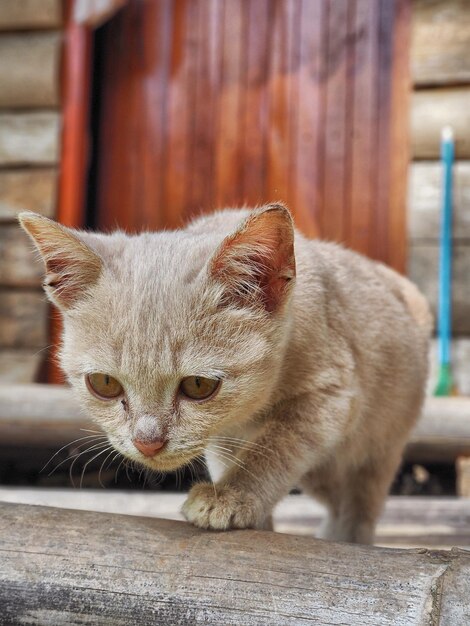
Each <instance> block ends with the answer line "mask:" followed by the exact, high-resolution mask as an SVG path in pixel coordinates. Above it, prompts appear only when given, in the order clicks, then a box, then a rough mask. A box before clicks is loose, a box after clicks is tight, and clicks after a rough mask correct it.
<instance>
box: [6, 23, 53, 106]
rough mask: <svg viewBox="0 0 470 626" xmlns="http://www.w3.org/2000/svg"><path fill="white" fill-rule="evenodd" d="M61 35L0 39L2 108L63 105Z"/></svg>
mask: <svg viewBox="0 0 470 626" xmlns="http://www.w3.org/2000/svg"><path fill="white" fill-rule="evenodd" d="M61 40H62V37H61V35H60V34H59V33H39V34H38V33H27V34H26V33H21V34H14V35H10V34H4V35H2V36H1V37H0V85H1V86H2V88H1V89H0V107H3V108H11V109H13V108H23V107H27V108H34V107H57V106H58V105H59V102H60V82H59V61H60V51H61V43H62V41H61Z"/></svg>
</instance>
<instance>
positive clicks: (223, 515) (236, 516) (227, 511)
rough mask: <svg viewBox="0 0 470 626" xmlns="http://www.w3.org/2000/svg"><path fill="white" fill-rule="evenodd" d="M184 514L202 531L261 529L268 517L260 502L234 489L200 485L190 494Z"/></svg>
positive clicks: (206, 484) (207, 484) (184, 505)
mask: <svg viewBox="0 0 470 626" xmlns="http://www.w3.org/2000/svg"><path fill="white" fill-rule="evenodd" d="M182 511H183V515H184V516H185V517H186V519H187V520H188V522H191V523H192V524H194V525H195V526H198V527H199V528H206V529H210V530H229V529H230V528H260V527H261V526H262V524H263V521H264V518H263V513H262V510H260V505H259V502H257V501H256V499H255V498H254V497H253V496H251V497H248V496H247V495H246V494H242V493H241V492H240V491H238V490H237V489H235V488H234V487H230V486H223V485H220V486H219V485H212V484H209V483H200V484H199V485H195V486H194V487H193V488H192V489H191V491H190V492H189V495H188V498H187V500H186V502H185V503H184V504H183V509H182Z"/></svg>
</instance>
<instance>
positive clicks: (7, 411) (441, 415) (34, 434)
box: [0, 384, 470, 459]
mask: <svg viewBox="0 0 470 626" xmlns="http://www.w3.org/2000/svg"><path fill="white" fill-rule="evenodd" d="M48 423H49V424H50V428H49V430H44V428H43V424H46V425H47V424H48ZM52 425H54V426H52ZM70 427H72V429H73V431H74V432H76V431H77V430H78V429H79V428H81V427H85V428H89V427H90V421H89V420H88V419H86V416H84V415H83V413H81V410H80V408H79V406H78V405H77V404H76V402H75V400H74V397H73V395H72V392H71V390H70V389H69V388H67V387H64V386H61V385H38V384H33V385H5V384H0V440H1V441H4V442H12V443H13V442H18V441H24V437H25V433H30V435H29V436H30V437H31V441H32V442H34V441H38V442H41V443H45V442H46V441H47V442H49V443H54V441H63V439H64V438H66V435H65V434H64V429H65V430H67V429H68V428H70ZM94 428H96V427H94ZM67 434H68V433H67ZM426 450H427V451H428V452H429V454H430V455H431V458H434V455H437V456H438V457H439V455H441V456H442V455H444V454H445V458H446V459H449V458H452V459H455V458H456V457H457V456H459V455H462V454H470V398H464V397H461V398H428V399H427V400H426V403H425V406H424V409H423V417H422V418H421V420H420V422H419V423H418V424H417V426H416V428H415V430H414V431H413V433H412V435H411V438H410V443H409V446H408V451H407V453H406V454H407V456H408V458H413V459H414V458H415V456H414V455H415V454H418V453H419V454H420V455H423V454H425V453H426ZM420 458H421V457H420Z"/></svg>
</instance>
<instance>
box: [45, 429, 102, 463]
mask: <svg viewBox="0 0 470 626" xmlns="http://www.w3.org/2000/svg"><path fill="white" fill-rule="evenodd" d="M103 437H106V435H103ZM83 439H96V437H95V435H86V436H85V437H78V439H74V440H73V441H71V442H70V443H66V444H65V446H62V448H60V449H59V450H57V452H56V453H55V454H53V455H52V456H51V458H50V459H49V460H48V461H47V463H46V464H45V465H44V467H43V468H42V469H41V472H43V471H44V470H45V469H46V467H47V466H48V465H49V463H50V462H51V461H52V460H53V459H55V457H56V456H57V455H58V454H59V453H60V452H62V450H65V448H69V447H70V446H73V444H74V443H77V441H83Z"/></svg>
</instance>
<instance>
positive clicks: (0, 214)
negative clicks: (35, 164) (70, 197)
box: [0, 168, 57, 222]
mask: <svg viewBox="0 0 470 626" xmlns="http://www.w3.org/2000/svg"><path fill="white" fill-rule="evenodd" d="M56 187H57V170H55V169H53V168H40V169H23V170H10V169H8V170H3V171H0V222H8V221H13V220H16V216H17V214H18V213H19V212H20V211H34V212H35V213H41V214H42V215H45V216H46V217H54V214H55V197H56Z"/></svg>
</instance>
